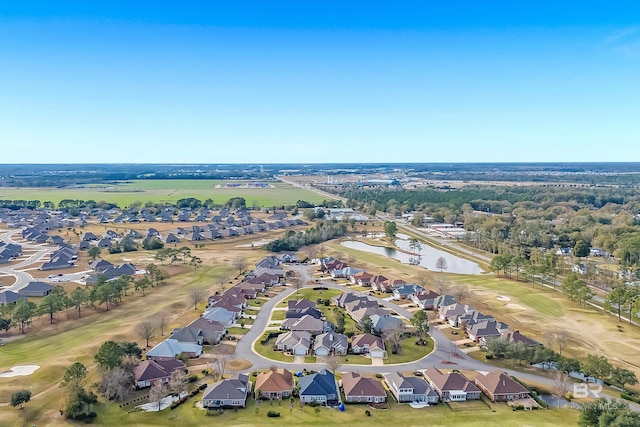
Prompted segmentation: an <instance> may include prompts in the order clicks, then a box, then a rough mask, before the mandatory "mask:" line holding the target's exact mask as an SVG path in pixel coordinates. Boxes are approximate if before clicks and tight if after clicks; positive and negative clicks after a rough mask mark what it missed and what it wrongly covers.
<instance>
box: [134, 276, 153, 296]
mask: <svg viewBox="0 0 640 427" xmlns="http://www.w3.org/2000/svg"><path fill="white" fill-rule="evenodd" d="M149 286H151V281H150V280H149V278H148V277H147V276H146V275H144V276H142V277H141V278H139V279H138V280H137V281H136V282H135V285H134V288H135V290H136V291H137V290H138V289H140V290H141V291H142V296H144V295H145V294H144V291H145V289H147V288H148V287H149Z"/></svg>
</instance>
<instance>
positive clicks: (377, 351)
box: [351, 334, 387, 358]
mask: <svg viewBox="0 0 640 427" xmlns="http://www.w3.org/2000/svg"><path fill="white" fill-rule="evenodd" d="M351 351H352V352H353V354H369V355H370V356H371V357H377V358H384V357H385V356H386V355H387V352H386V351H385V348H384V341H382V338H380V337H377V336H375V335H373V334H360V335H354V336H353V338H351Z"/></svg>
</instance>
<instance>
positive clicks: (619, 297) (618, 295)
mask: <svg viewBox="0 0 640 427" xmlns="http://www.w3.org/2000/svg"><path fill="white" fill-rule="evenodd" d="M629 296H630V294H629V293H628V290H627V287H626V286H625V285H618V286H616V287H615V288H613V289H612V290H611V292H609V295H607V298H606V299H605V301H604V304H605V305H604V308H605V310H608V311H615V312H616V314H617V315H618V322H620V321H622V318H621V313H622V307H623V306H624V305H625V304H626V303H627V301H628V300H629Z"/></svg>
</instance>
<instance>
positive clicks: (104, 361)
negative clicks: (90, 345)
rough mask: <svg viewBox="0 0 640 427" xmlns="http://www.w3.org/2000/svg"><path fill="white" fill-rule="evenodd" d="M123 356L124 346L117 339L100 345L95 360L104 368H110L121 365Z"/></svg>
mask: <svg viewBox="0 0 640 427" xmlns="http://www.w3.org/2000/svg"><path fill="white" fill-rule="evenodd" d="M123 357H124V350H123V348H122V347H121V346H120V345H119V344H118V343H117V342H115V341H107V342H105V343H104V344H102V345H101V346H100V349H98V353H96V355H95V356H94V360H95V361H96V363H97V364H98V365H99V366H100V367H101V368H102V369H105V370H109V369H113V368H116V367H118V366H121V365H122V359H123Z"/></svg>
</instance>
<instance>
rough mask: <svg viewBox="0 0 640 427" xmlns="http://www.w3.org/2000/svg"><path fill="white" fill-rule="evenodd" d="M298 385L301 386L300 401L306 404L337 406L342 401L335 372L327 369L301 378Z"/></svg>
mask: <svg viewBox="0 0 640 427" xmlns="http://www.w3.org/2000/svg"><path fill="white" fill-rule="evenodd" d="M298 385H299V386H300V401H302V402H304V403H310V402H317V403H320V404H323V405H327V406H332V405H337V404H338V403H339V401H340V394H339V393H338V386H337V384H336V379H335V376H334V375H333V372H331V371H328V370H326V369H323V370H322V371H320V372H318V373H315V374H311V375H306V376H304V377H301V378H300V380H299V381H298Z"/></svg>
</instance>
